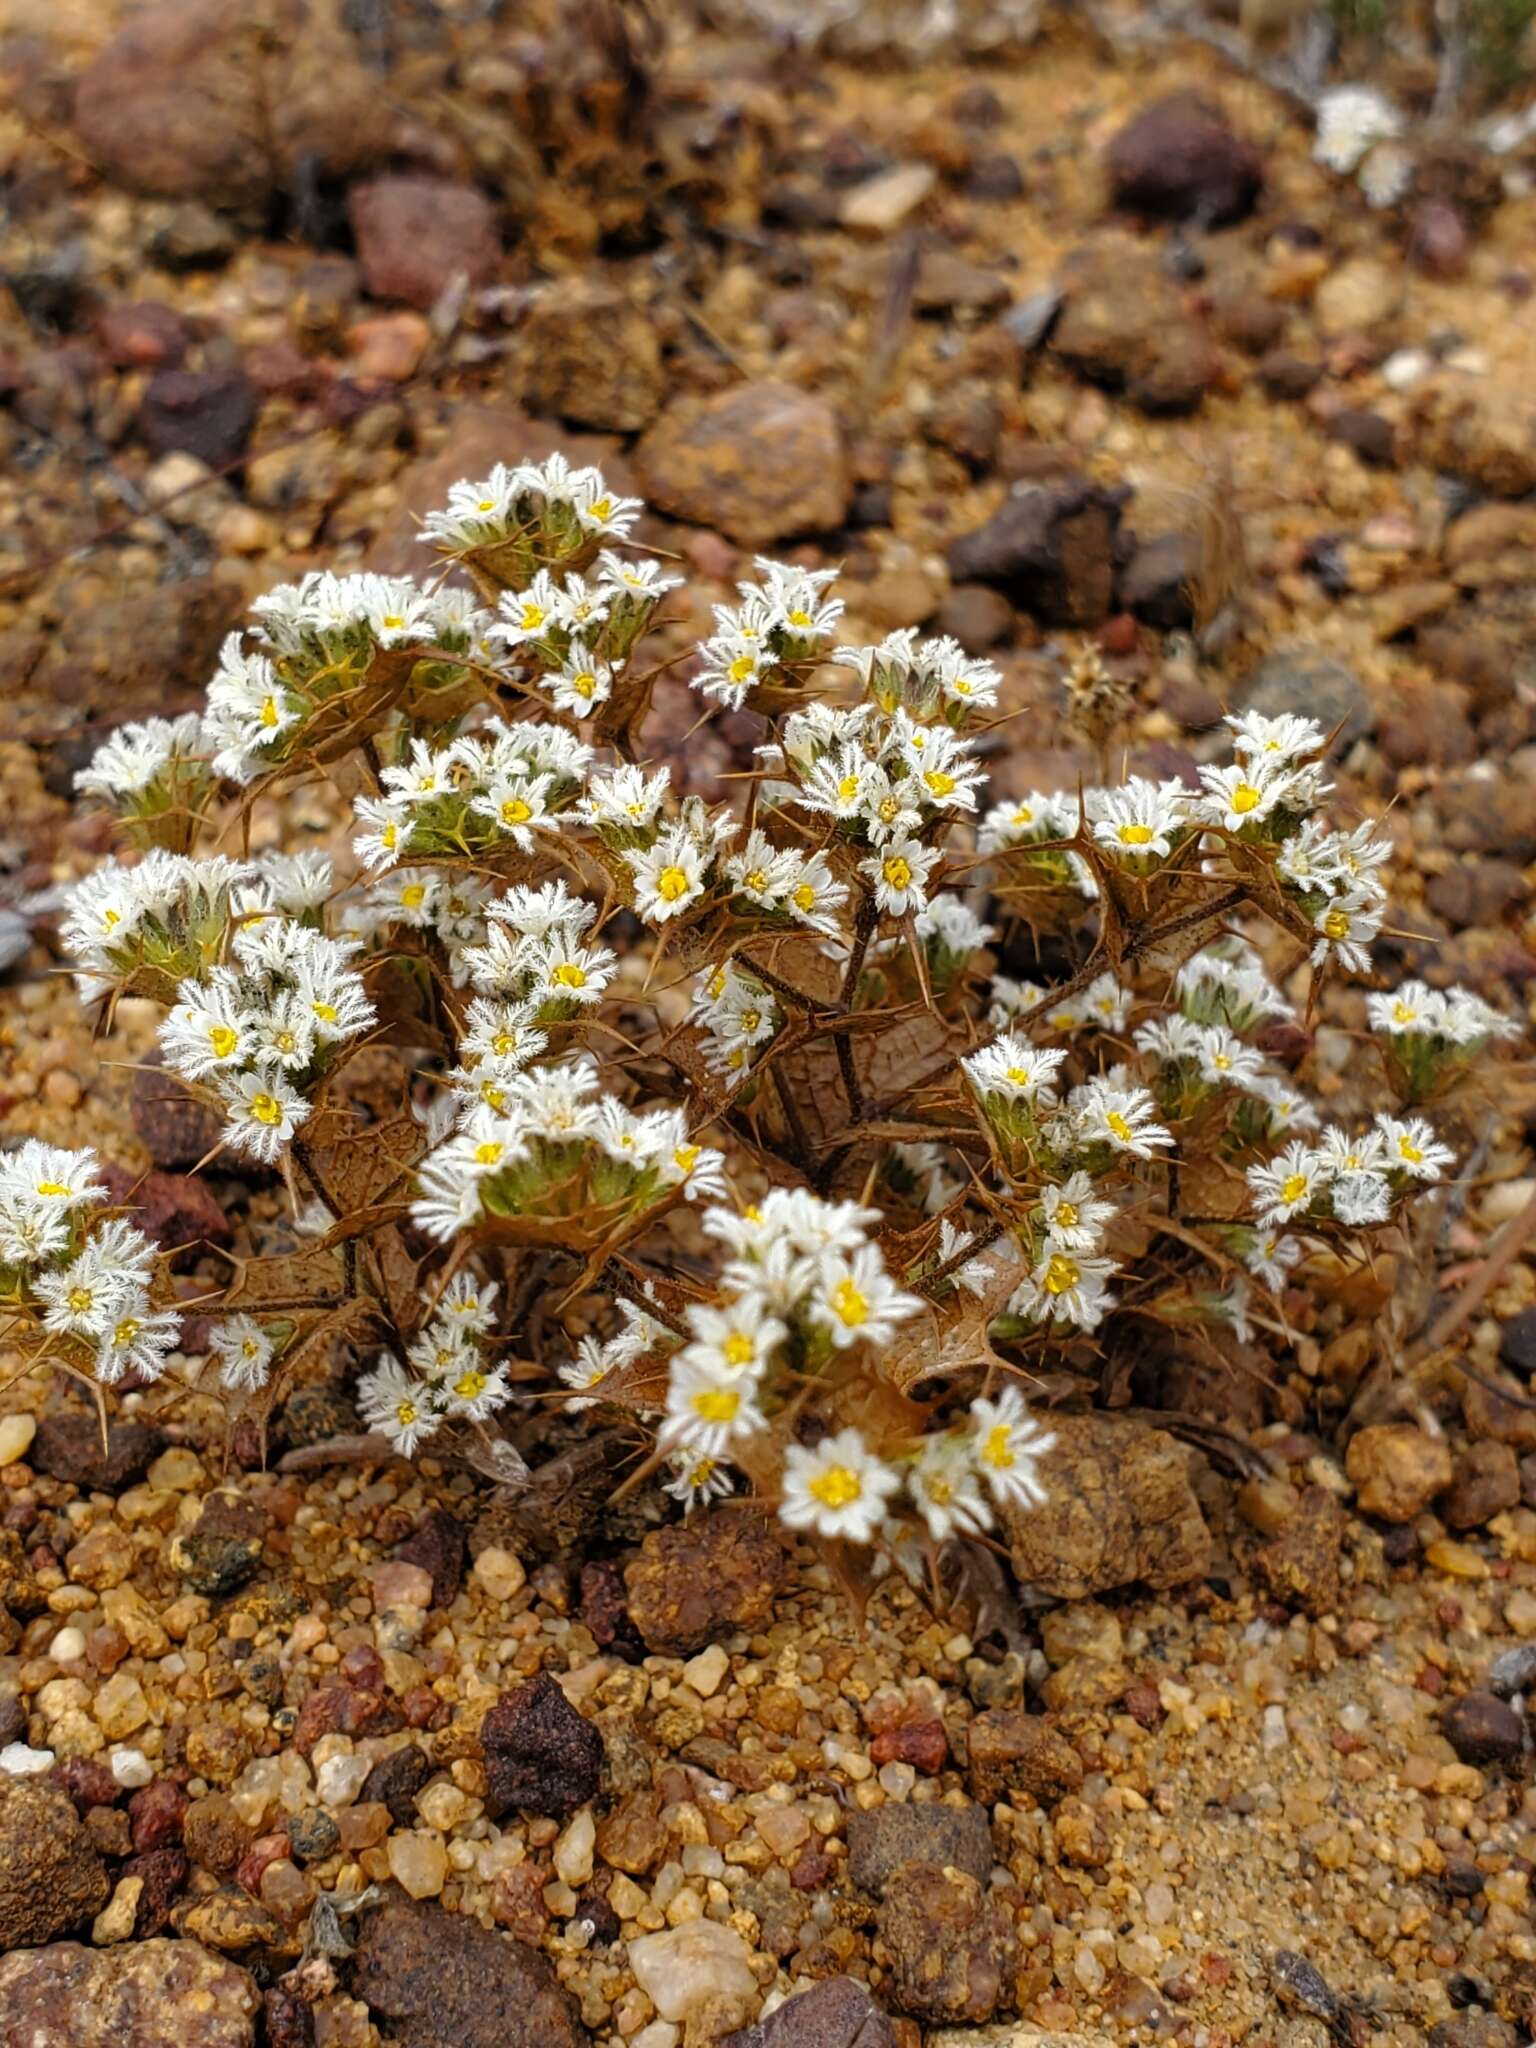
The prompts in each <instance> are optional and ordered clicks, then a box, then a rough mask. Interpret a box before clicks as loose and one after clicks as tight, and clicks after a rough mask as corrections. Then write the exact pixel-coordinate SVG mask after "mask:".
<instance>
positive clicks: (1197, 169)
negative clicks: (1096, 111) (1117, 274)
mask: <svg viewBox="0 0 1536 2048" xmlns="http://www.w3.org/2000/svg"><path fill="white" fill-rule="evenodd" d="M1106 168H1107V169H1108V172H1109V185H1110V192H1111V194H1112V196H1113V198H1114V201H1115V204H1116V205H1117V206H1124V207H1128V208H1130V209H1131V210H1133V211H1134V212H1136V213H1145V214H1151V215H1153V216H1155V217H1156V218H1158V219H1162V220H1181V221H1183V220H1188V221H1197V222H1198V223H1199V224H1200V225H1201V226H1202V227H1211V226H1217V225H1220V224H1221V223H1223V222H1226V221H1233V220H1241V219H1242V217H1243V216H1244V214H1246V213H1248V212H1250V211H1251V210H1252V207H1253V203H1254V201H1255V199H1257V198H1258V196H1259V192H1260V190H1261V189H1262V187H1263V183H1264V162H1263V158H1262V157H1261V156H1260V155H1259V152H1258V150H1257V149H1256V148H1255V147H1254V145H1253V144H1252V143H1251V142H1249V141H1248V140H1247V139H1246V138H1245V137H1243V136H1241V135H1239V134H1238V133H1237V132H1236V130H1235V129H1234V128H1233V127H1232V125H1231V123H1230V122H1229V121H1228V119H1227V117H1226V115H1225V114H1224V113H1223V112H1222V110H1221V108H1220V107H1219V106H1216V105H1214V104H1213V103H1212V102H1211V101H1210V100H1208V99H1204V98H1202V97H1201V95H1200V94H1198V93H1193V92H1176V93H1170V94H1169V95H1168V97H1167V98H1166V99H1161V100H1157V101H1154V103H1153V104H1152V105H1151V106H1150V107H1146V108H1144V109H1143V111H1142V112H1141V113H1139V114H1137V115H1136V116H1135V117H1134V118H1133V119H1132V120H1130V121H1128V122H1127V123H1126V125H1125V127H1123V128H1122V129H1121V130H1120V132H1119V134H1118V135H1116V136H1115V138H1114V140H1113V141H1112V142H1111V143H1110V145H1109V150H1108V154H1107V157H1106Z"/></svg>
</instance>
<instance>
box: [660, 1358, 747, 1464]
mask: <svg viewBox="0 0 1536 2048" xmlns="http://www.w3.org/2000/svg"><path fill="white" fill-rule="evenodd" d="M765 1426H766V1425H765V1421H764V1417H763V1412H762V1410H761V1409H760V1408H759V1407H758V1405H757V1393H756V1388H755V1383H754V1381H753V1378H752V1376H751V1374H749V1373H726V1372H721V1371H719V1370H717V1369H714V1368H711V1367H709V1366H706V1365H703V1364H701V1363H700V1362H699V1360H698V1359H696V1358H690V1357H689V1356H688V1354H687V1352H684V1353H683V1354H681V1355H680V1356H679V1357H677V1358H675V1359H674V1360H673V1361H672V1368H671V1375H670V1378H669V1380H668V1383H667V1412H666V1418H665V1420H664V1421H663V1423H662V1425H661V1428H660V1429H659V1430H658V1431H657V1433H656V1441H657V1443H658V1444H659V1445H660V1446H661V1448H662V1449H663V1450H675V1449H678V1448H684V1449H687V1450H689V1451H693V1452H702V1453H704V1454H705V1455H707V1456H709V1457H711V1458H720V1457H724V1456H725V1455H726V1453H727V1451H728V1449H729V1447H730V1445H731V1444H733V1443H734V1442H735V1441H736V1440H737V1439H738V1438H739V1437H744V1436H750V1435H752V1433H753V1432H754V1431H755V1430H759V1429H762V1428H764V1427H765Z"/></svg>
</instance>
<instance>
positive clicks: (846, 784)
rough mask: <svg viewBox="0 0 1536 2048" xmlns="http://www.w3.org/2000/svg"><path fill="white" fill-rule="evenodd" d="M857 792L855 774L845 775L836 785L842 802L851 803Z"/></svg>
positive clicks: (857, 786)
mask: <svg viewBox="0 0 1536 2048" xmlns="http://www.w3.org/2000/svg"><path fill="white" fill-rule="evenodd" d="M858 793H859V778H858V776H857V775H845V776H844V777H843V779H842V781H841V782H840V783H839V784H838V785H837V794H838V798H839V801H841V802H842V803H845V804H851V803H852V802H853V800H854V798H855V797H856V796H857V795H858Z"/></svg>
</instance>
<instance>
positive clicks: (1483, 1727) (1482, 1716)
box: [1440, 1692, 1525, 1766]
mask: <svg viewBox="0 0 1536 2048" xmlns="http://www.w3.org/2000/svg"><path fill="white" fill-rule="evenodd" d="M1440 1727H1441V1731H1442V1733H1443V1734H1444V1736H1445V1739H1446V1741H1447V1742H1448V1743H1449V1744H1450V1745H1451V1747H1452V1749H1454V1750H1455V1752H1456V1754H1457V1755H1458V1756H1459V1757H1460V1758H1461V1760H1462V1762H1463V1763H1464V1764H1476V1765H1478V1766H1481V1765H1483V1764H1516V1763H1518V1762H1519V1761H1520V1758H1521V1756H1522V1755H1523V1754H1524V1751H1525V1717H1524V1716H1523V1715H1522V1714H1520V1713H1518V1712H1517V1711H1516V1710H1515V1708H1514V1707H1512V1706H1511V1705H1510V1704H1509V1702H1508V1701H1507V1700H1501V1699H1499V1698H1498V1697H1497V1696H1496V1695H1495V1694H1494V1693H1491V1692H1466V1693H1463V1694H1462V1696H1461V1698H1460V1699H1458V1700H1452V1701H1451V1703H1450V1705H1449V1706H1447V1707H1446V1708H1445V1709H1444V1711H1443V1712H1442V1714H1441V1716H1440Z"/></svg>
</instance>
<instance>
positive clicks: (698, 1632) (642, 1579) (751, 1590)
mask: <svg viewBox="0 0 1536 2048" xmlns="http://www.w3.org/2000/svg"><path fill="white" fill-rule="evenodd" d="M784 1571H785V1558H784V1551H783V1547H782V1545H781V1544H780V1543H779V1540H778V1538H777V1536H776V1535H775V1534H774V1533H773V1530H772V1528H771V1527H770V1525H769V1524H768V1523H767V1521H766V1520H765V1519H764V1518H763V1517H761V1516H759V1515H754V1514H741V1513H733V1512H728V1511H725V1510H722V1509H716V1510H715V1511H714V1512H713V1513H711V1514H704V1515H696V1516H694V1517H693V1519H692V1520H691V1521H689V1522H686V1523H680V1524H678V1525H677V1526H675V1527H672V1528H667V1529H656V1530H653V1531H652V1532H651V1534H650V1535H648V1536H647V1537H646V1538H645V1541H644V1542H643V1543H642V1544H641V1546H640V1554H639V1555H638V1557H634V1558H632V1559H631V1560H630V1562H629V1563H628V1564H627V1565H626V1566H625V1567H624V1586H625V1592H626V1595H627V1598H628V1602H629V1615H630V1619H631V1621H632V1622H633V1623H634V1625H635V1627H636V1629H637V1630H638V1631H639V1633H640V1637H641V1640H642V1641H643V1642H644V1644H645V1646H646V1648H647V1649H648V1650H655V1651H658V1652H660V1653H661V1654H662V1655H663V1656H674V1657H691V1656H692V1655H693V1653H694V1652H695V1651H696V1650H702V1649H703V1648H704V1646H705V1644H706V1643H712V1642H714V1641H715V1639H716V1638H717V1637H719V1636H723V1635H728V1634H729V1633H730V1632H731V1631H732V1630H733V1629H753V1628H756V1627H757V1626H758V1625H759V1624H760V1623H761V1622H763V1621H765V1620H766V1619H767V1617H768V1615H769V1614H770V1613H771V1612H772V1610H773V1596H774V1594H775V1593H776V1592H777V1591H778V1589H779V1587H780V1585H781V1584H782V1583H783V1579H784Z"/></svg>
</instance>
